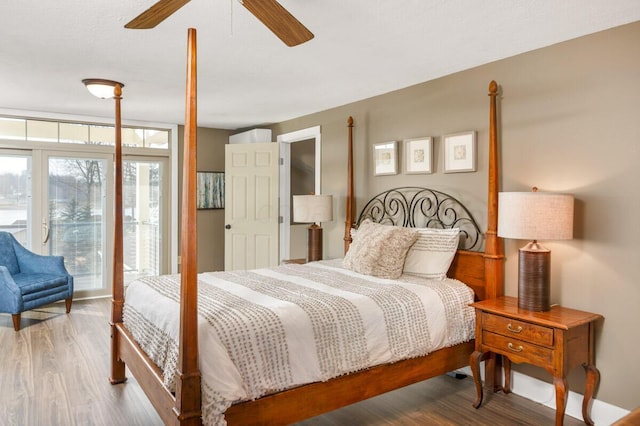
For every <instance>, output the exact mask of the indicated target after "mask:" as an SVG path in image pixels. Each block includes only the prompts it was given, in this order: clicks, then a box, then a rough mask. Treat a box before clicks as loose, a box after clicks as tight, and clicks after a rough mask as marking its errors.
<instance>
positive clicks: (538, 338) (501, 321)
mask: <svg viewBox="0 0 640 426" xmlns="http://www.w3.org/2000/svg"><path fill="white" fill-rule="evenodd" d="M482 327H483V329H484V330H488V331H492V332H494V333H498V334H502V335H504V336H512V337H513V338H517V339H519V340H523V341H525V342H529V343H535V344H536V345H544V346H549V347H553V345H554V342H553V328H548V327H543V326H540V325H535V324H529V323H528V322H523V321H518V320H514V319H511V318H507V317H502V316H500V315H493V314H488V313H486V312H485V313H484V314H483V315H482Z"/></svg>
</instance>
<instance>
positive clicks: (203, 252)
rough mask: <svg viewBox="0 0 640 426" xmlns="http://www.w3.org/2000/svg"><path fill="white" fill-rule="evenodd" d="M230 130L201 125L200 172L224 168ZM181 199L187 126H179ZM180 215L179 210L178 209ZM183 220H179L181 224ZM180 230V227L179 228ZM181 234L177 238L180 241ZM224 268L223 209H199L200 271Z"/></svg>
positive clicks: (219, 170)
mask: <svg viewBox="0 0 640 426" xmlns="http://www.w3.org/2000/svg"><path fill="white" fill-rule="evenodd" d="M230 134H231V132H229V131H227V130H218V129H206V128H198V133H197V137H198V148H197V149H198V152H197V156H196V160H197V163H198V171H202V172H221V171H224V145H225V144H226V143H227V142H228V141H229V135H230ZM178 140H179V152H178V164H179V165H180V166H179V171H178V185H179V186H178V188H179V189H178V199H180V198H181V197H182V157H183V150H184V144H183V141H184V127H183V126H179V128H178ZM178 217H180V212H178ZM179 224H180V219H178V226H179ZM178 232H180V230H178ZM179 235H180V234H178V240H180V237H179ZM222 270H224V209H219V210H218V209H216V210H198V272H205V271H222Z"/></svg>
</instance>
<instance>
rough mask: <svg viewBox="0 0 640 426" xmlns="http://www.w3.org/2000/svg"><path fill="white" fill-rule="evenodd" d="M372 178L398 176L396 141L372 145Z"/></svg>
mask: <svg viewBox="0 0 640 426" xmlns="http://www.w3.org/2000/svg"><path fill="white" fill-rule="evenodd" d="M373 174H374V176H384V175H396V174H398V143H397V142H396V141H391V142H380V143H376V144H373Z"/></svg>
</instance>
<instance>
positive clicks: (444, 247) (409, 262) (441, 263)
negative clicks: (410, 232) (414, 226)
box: [404, 228, 460, 280]
mask: <svg viewBox="0 0 640 426" xmlns="http://www.w3.org/2000/svg"><path fill="white" fill-rule="evenodd" d="M418 232H419V236H418V239H417V241H416V242H415V244H414V245H413V246H412V247H411V248H410V249H409V252H408V253H407V257H406V259H405V261H404V273H405V274H411V275H418V276H421V277H425V278H430V279H434V280H442V279H444V278H445V277H446V276H447V271H448V270H449V266H451V262H452V261H453V257H454V256H455V254H456V250H457V249H458V242H459V241H460V230H459V229H458V228H452V229H432V228H419V229H418Z"/></svg>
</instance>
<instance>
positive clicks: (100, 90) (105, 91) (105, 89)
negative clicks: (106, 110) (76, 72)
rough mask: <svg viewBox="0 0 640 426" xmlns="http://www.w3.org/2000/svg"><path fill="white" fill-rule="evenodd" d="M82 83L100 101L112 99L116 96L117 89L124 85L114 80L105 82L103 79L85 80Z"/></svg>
mask: <svg viewBox="0 0 640 426" xmlns="http://www.w3.org/2000/svg"><path fill="white" fill-rule="evenodd" d="M82 83H83V84H84V85H85V86H86V87H87V90H89V92H91V94H92V95H93V96H95V97H97V98H100V99H112V98H113V97H114V96H115V87H116V86H117V85H120V88H123V87H124V84H122V83H119V82H117V81H113V80H105V79H102V78H85V79H84V80H82Z"/></svg>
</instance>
